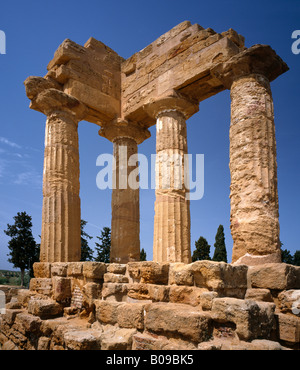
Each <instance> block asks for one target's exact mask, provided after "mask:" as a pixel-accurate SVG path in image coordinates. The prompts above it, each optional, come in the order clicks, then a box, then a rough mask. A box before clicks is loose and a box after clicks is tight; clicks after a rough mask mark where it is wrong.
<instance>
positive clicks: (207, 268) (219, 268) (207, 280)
mask: <svg viewBox="0 0 300 370" xmlns="http://www.w3.org/2000/svg"><path fill="white" fill-rule="evenodd" d="M189 268H190V269H191V270H192V271H193V275H194V281H195V285H196V286H198V287H199V288H207V289H208V290H212V291H215V292H218V293H221V294H222V295H224V296H228V297H236V298H244V296H245V293H246V290H247V272H248V267H247V266H245V265H239V266H233V265H230V264H228V263H225V262H214V261H196V262H193V263H192V264H191V265H190V267H189Z"/></svg>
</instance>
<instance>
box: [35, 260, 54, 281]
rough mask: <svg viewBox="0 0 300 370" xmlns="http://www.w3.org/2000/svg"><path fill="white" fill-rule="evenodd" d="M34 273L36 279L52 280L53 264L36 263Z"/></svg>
mask: <svg viewBox="0 0 300 370" xmlns="http://www.w3.org/2000/svg"><path fill="white" fill-rule="evenodd" d="M33 273H34V277H35V278H50V277H51V263H49V262H35V263H34V264H33Z"/></svg>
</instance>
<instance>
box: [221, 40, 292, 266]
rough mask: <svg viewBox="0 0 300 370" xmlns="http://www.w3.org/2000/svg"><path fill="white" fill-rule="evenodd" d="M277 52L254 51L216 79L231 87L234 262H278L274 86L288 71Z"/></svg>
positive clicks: (223, 69)
mask: <svg viewBox="0 0 300 370" xmlns="http://www.w3.org/2000/svg"><path fill="white" fill-rule="evenodd" d="M286 68H287V67H286V65H285V63H284V62H282V60H281V59H280V58H279V57H278V56H276V54H275V52H274V51H273V50H272V49H271V48H269V47H265V46H255V47H252V48H250V49H248V50H246V51H245V52H243V53H241V55H238V56H236V57H234V58H232V60H230V61H229V62H228V63H227V64H226V65H225V66H224V65H223V66H221V67H219V70H218V71H217V75H218V77H219V78H220V79H222V80H223V81H224V84H225V86H226V87H227V88H230V96H231V124H230V164H229V167H230V172H231V186H230V200H231V216H230V220H231V233H232V238H233V242H234V244H233V252H232V262H235V263H245V264H249V265H252V264H261V263H268V262H280V261H281V253H280V241H279V220H278V218H279V212H278V192H277V162H276V141H275V126H274V111H273V100H272V94H271V88H270V81H271V80H273V79H274V78H276V77H277V76H278V75H279V74H281V73H283V72H284V71H285V70H286Z"/></svg>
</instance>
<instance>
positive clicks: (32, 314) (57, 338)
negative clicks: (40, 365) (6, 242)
mask: <svg viewBox="0 0 300 370" xmlns="http://www.w3.org/2000/svg"><path fill="white" fill-rule="evenodd" d="M34 272H35V278H34V279H31V281H30V289H29V290H25V289H21V290H19V291H18V294H17V296H16V297H14V298H12V299H11V301H10V303H8V304H7V305H6V312H5V314H2V315H1V316H0V347H1V348H2V349H3V350H5V349H23V350H29V349H37V350H56V349H65V350H68V349H72V350H197V349H198V350H212V349H215V350H216V349H217V350H228V349H234V350H238V349H239V350H246V349H250V350H257V349H261V350H282V349H295V350H296V349H300V267H296V266H292V265H288V264H284V263H282V264H278V263H270V264H265V265H258V266H250V267H249V266H246V265H237V266H236V265H231V264H226V263H224V262H212V261H197V262H194V263H191V264H183V263H156V262H130V263H128V264H115V263H112V264H104V263H101V262H70V263H51V264H50V263H36V264H35V265H34ZM0 289H1V287H0Z"/></svg>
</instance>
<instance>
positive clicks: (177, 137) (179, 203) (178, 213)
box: [153, 110, 191, 263]
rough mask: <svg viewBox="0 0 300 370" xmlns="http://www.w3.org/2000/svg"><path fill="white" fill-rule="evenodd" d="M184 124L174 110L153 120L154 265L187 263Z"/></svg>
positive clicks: (181, 115)
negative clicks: (167, 262)
mask: <svg viewBox="0 0 300 370" xmlns="http://www.w3.org/2000/svg"><path fill="white" fill-rule="evenodd" d="M185 120H186V119H185V116H184V114H182V113H181V112H179V111H177V110H166V111H162V112H160V113H159V114H158V116H157V122H156V190H155V195H156V200H155V216H154V240H153V260H154V261H156V262H166V261H169V262H184V263H190V262H191V250H190V204H189V200H187V199H186V192H187V189H186V186H185V182H184V175H185V170H187V168H185V166H187V158H184V155H185V154H187V132H186V121H185ZM185 160H186V161H185Z"/></svg>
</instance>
